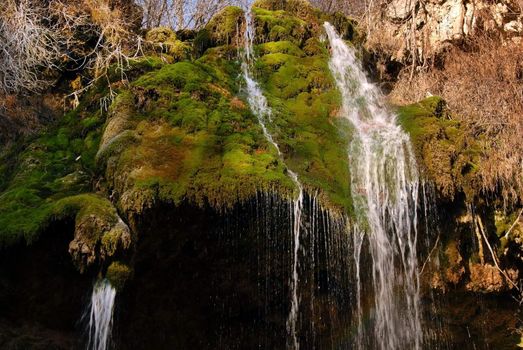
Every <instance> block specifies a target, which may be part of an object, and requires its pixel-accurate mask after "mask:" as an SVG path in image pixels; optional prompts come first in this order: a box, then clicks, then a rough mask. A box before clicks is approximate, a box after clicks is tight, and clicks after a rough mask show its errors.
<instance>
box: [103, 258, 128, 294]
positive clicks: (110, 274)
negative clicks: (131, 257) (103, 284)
mask: <svg viewBox="0 0 523 350" xmlns="http://www.w3.org/2000/svg"><path fill="white" fill-rule="evenodd" d="M131 275H132V270H131V268H130V267H129V266H127V265H126V264H124V263H121V262H119V261H114V262H112V263H111V265H109V267H108V268H107V272H106V274H105V278H107V280H108V281H109V283H111V286H113V287H114V288H115V289H116V290H118V291H120V290H122V289H123V287H124V286H125V283H126V282H127V280H129V278H130V277H131Z"/></svg>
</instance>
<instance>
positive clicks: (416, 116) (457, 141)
mask: <svg viewBox="0 0 523 350" xmlns="http://www.w3.org/2000/svg"><path fill="white" fill-rule="evenodd" d="M398 116H399V122H400V123H401V125H402V126H403V128H404V129H405V130H406V131H407V132H408V133H409V134H410V136H411V140H412V143H413V145H414V148H415V151H416V154H417V156H418V160H419V163H420V164H421V165H422V167H423V170H424V173H425V176H426V177H427V178H428V179H429V180H431V181H432V182H434V183H435V185H436V187H437V189H438V190H439V192H440V193H441V194H442V195H443V196H444V197H447V198H449V199H452V198H453V197H454V195H455V194H456V193H459V192H464V193H465V195H466V196H467V198H468V199H469V200H473V199H474V198H475V197H476V196H477V195H478V194H479V193H480V191H481V187H480V186H479V184H478V183H477V178H476V177H475V173H476V172H477V170H478V167H479V166H480V155H481V152H482V149H481V136H478V138H477V139H470V138H468V137H467V136H466V133H465V132H464V130H463V129H462V126H461V125H460V123H459V122H458V121H456V120H454V119H453V118H452V115H451V114H450V112H449V111H448V109H447V107H446V104H445V101H443V100H442V99H441V98H439V97H437V96H433V97H429V98H427V99H425V100H422V101H420V102H418V103H415V104H412V105H408V106H404V107H400V108H398Z"/></svg>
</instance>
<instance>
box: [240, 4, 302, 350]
mask: <svg viewBox="0 0 523 350" xmlns="http://www.w3.org/2000/svg"><path fill="white" fill-rule="evenodd" d="M243 38H244V40H243V49H244V50H243V57H242V64H241V68H242V73H243V78H244V79H245V83H246V87H247V101H248V102H249V106H250V108H251V110H252V112H253V113H254V115H255V116H256V118H257V119H258V122H259V124H260V126H261V128H262V130H263V135H264V136H265V138H266V139H267V141H268V142H269V143H270V144H271V145H272V146H273V147H274V148H275V149H276V151H277V152H278V156H279V158H280V160H281V161H282V162H283V163H285V161H284V159H283V154H282V153H281V151H280V147H279V145H278V144H277V143H276V141H275V140H274V138H273V136H272V134H271V132H270V131H269V129H268V128H267V124H268V123H271V122H272V118H271V109H270V108H269V106H268V103H267V99H266V97H265V96H264V95H263V92H262V90H261V88H260V86H259V84H258V82H257V81H256V80H255V79H254V78H253V74H252V72H251V64H252V63H253V61H254V59H255V57H254V50H253V43H254V23H253V19H252V15H251V12H250V10H247V11H245V32H244V36H243ZM286 168H287V167H286ZM287 171H288V174H289V177H290V178H291V179H292V181H293V182H294V185H295V186H296V188H297V189H298V196H297V198H295V199H294V200H293V204H292V208H291V213H290V217H291V218H292V220H293V223H292V231H293V232H292V234H293V263H292V274H291V281H290V285H291V310H290V312H289V316H288V319H287V330H288V332H289V334H290V335H291V337H292V344H290V345H291V346H292V347H293V348H294V349H299V342H298V336H297V330H296V328H297V321H298V311H299V296H298V287H299V286H298V282H299V275H298V255H299V251H300V229H301V216H302V210H303V186H302V184H301V183H300V180H299V178H298V174H296V173H295V172H293V171H292V170H290V169H289V168H287Z"/></svg>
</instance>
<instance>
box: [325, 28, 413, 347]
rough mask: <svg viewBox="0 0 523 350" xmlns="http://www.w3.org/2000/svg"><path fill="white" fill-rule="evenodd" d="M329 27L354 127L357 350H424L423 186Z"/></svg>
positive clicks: (388, 119) (334, 65)
mask: <svg viewBox="0 0 523 350" xmlns="http://www.w3.org/2000/svg"><path fill="white" fill-rule="evenodd" d="M324 26H325V29H326V32H327V35H328V39H329V43H330V46H331V59H330V62H329V67H330V70H331V72H332V74H333V76H334V78H335V80H336V85H337V87H338V89H339V91H340V92H341V95H342V100H343V106H342V107H343V109H342V114H343V117H344V118H346V119H347V120H348V121H349V122H350V123H351V125H352V126H353V127H354V137H353V140H352V141H351V144H350V146H349V150H348V157H349V163H350V170H351V186H352V197H353V200H354V206H355V211H356V219H355V220H356V225H355V226H356V232H354V234H355V244H354V247H355V249H354V250H355V252H354V260H355V263H356V267H357V268H356V271H357V272H356V273H357V283H358V286H357V297H358V301H357V310H356V315H357V318H358V320H357V322H358V335H357V338H356V341H355V344H354V345H355V346H354V347H355V348H359V349H368V348H378V349H387V350H391V349H420V348H421V343H422V330H421V321H420V310H419V276H418V273H417V270H418V263H417V257H416V242H417V231H416V227H417V209H418V208H417V200H418V189H419V180H418V173H417V167H416V163H415V159H414V157H413V153H412V150H411V145H410V141H409V138H408V136H407V135H406V134H405V133H404V132H403V131H402V129H401V128H400V127H399V126H398V125H397V123H396V117H395V115H394V114H393V113H391V112H390V111H389V110H388V109H387V108H386V107H385V106H384V105H383V102H382V101H383V96H382V94H381V93H380V91H379V89H378V88H377V87H376V86H374V85H373V84H372V83H371V82H370V81H369V80H368V79H367V77H366V75H365V73H364V71H363V69H362V67H361V64H360V63H359V61H358V59H357V58H356V56H355V52H354V50H353V49H352V48H350V47H348V46H347V45H346V44H345V42H344V41H343V40H342V39H341V38H340V37H339V36H338V34H337V33H336V31H335V29H334V27H333V26H332V25H330V24H329V23H325V25H324ZM364 241H365V242H364ZM364 243H366V244H364ZM367 245H368V251H369V255H370V258H371V260H372V267H371V272H372V274H371V276H367V275H364V272H365V271H368V270H365V268H366V266H364V265H363V262H362V261H361V259H360V258H361V253H362V249H364V248H363V247H364V246H365V247H366V246H367ZM365 279H370V281H369V283H371V288H372V290H373V291H372V293H370V294H369V293H368V292H367V293H366V294H368V295H367V297H368V296H369V295H370V297H371V299H372V300H371V302H370V306H368V307H367V309H370V310H364V306H363V305H364V301H367V300H368V299H367V300H365V298H364V295H362V294H363V293H362V288H363V285H364V283H365V282H364V280H365ZM367 289H368V288H367ZM366 304H369V302H368V301H367V302H366ZM367 320H370V322H367ZM364 322H365V323H364ZM367 323H369V324H370V326H368V325H367Z"/></svg>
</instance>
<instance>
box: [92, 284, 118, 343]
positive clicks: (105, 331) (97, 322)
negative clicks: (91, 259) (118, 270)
mask: <svg viewBox="0 0 523 350" xmlns="http://www.w3.org/2000/svg"><path fill="white" fill-rule="evenodd" d="M115 298H116V290H115V289H114V288H113V287H112V286H111V284H110V283H109V282H108V281H107V280H101V281H97V282H96V283H95V285H94V288H93V294H92V296H91V305H90V312H89V343H88V345H87V349H89V350H106V349H109V342H110V339H111V329H112V323H113V311H114V301H115Z"/></svg>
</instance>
